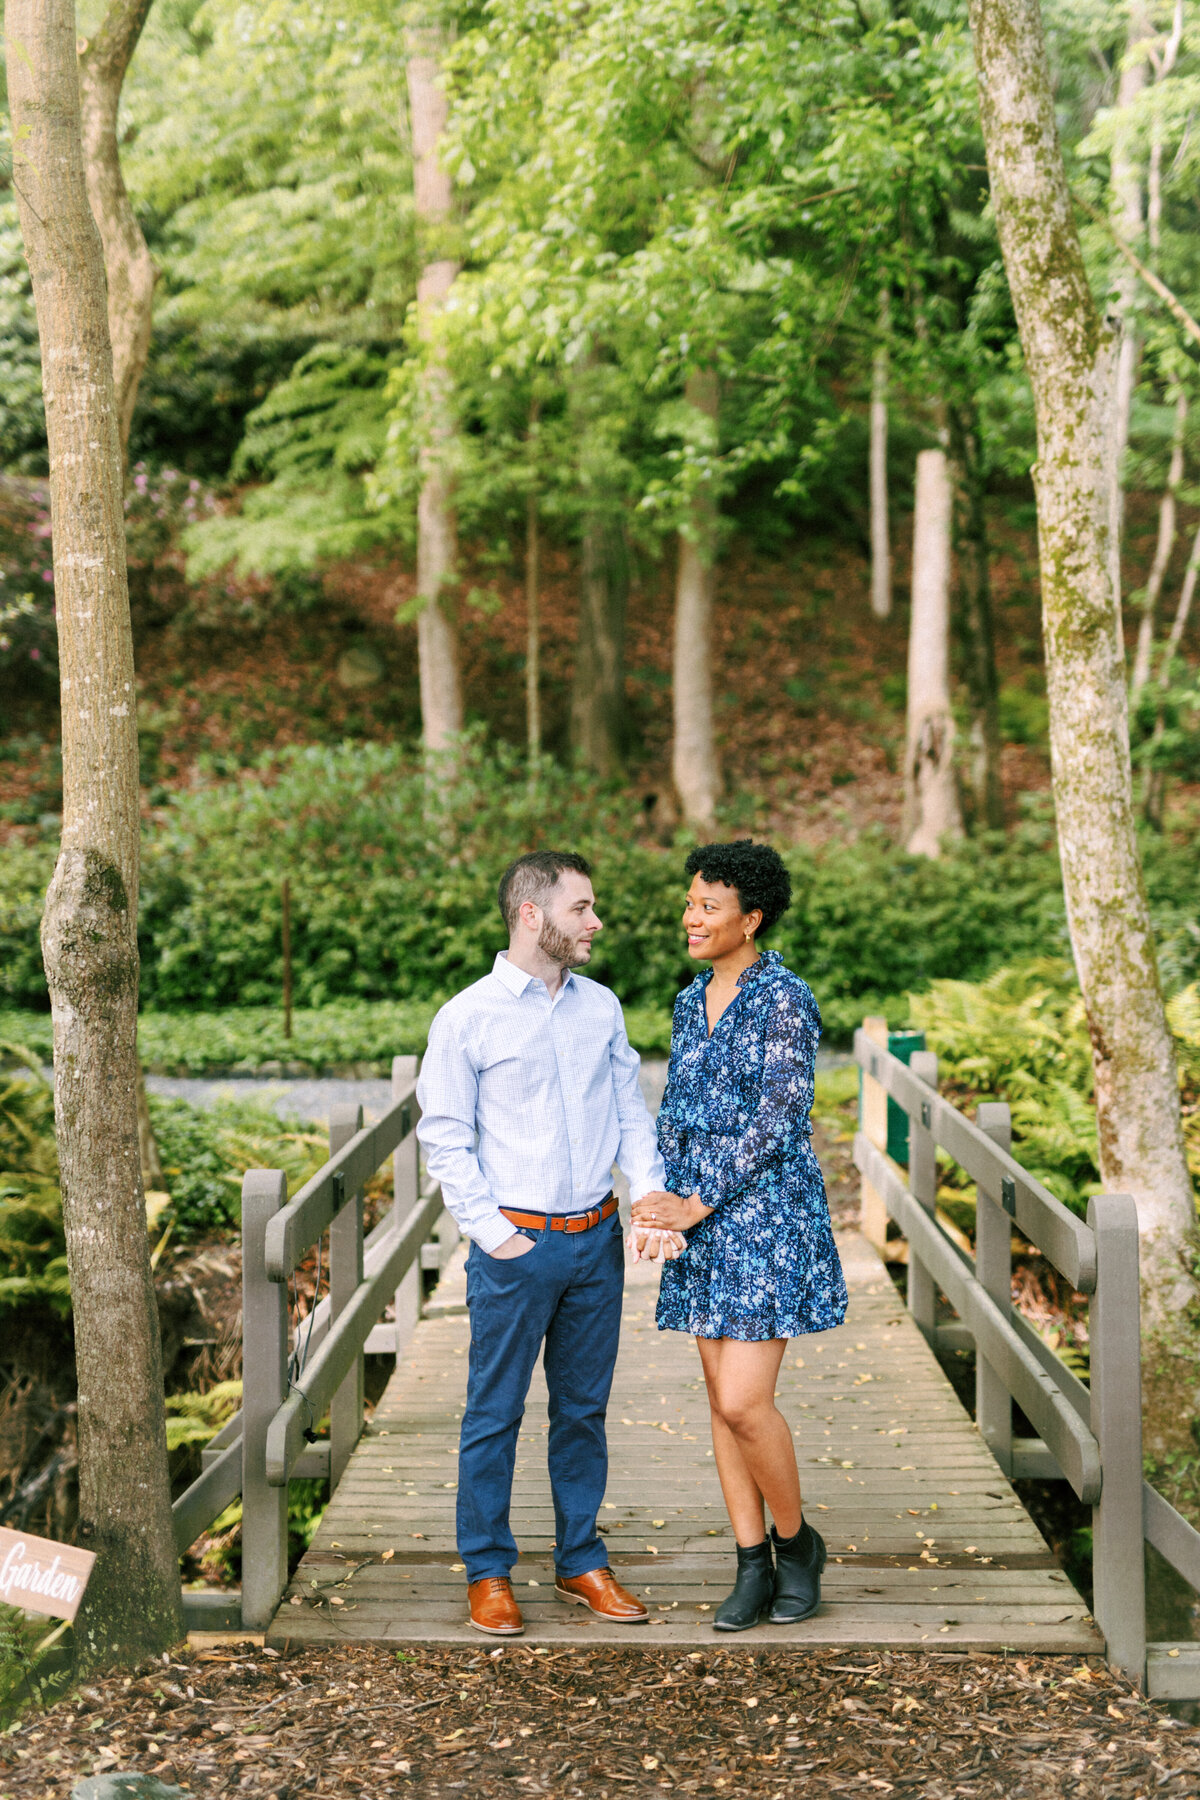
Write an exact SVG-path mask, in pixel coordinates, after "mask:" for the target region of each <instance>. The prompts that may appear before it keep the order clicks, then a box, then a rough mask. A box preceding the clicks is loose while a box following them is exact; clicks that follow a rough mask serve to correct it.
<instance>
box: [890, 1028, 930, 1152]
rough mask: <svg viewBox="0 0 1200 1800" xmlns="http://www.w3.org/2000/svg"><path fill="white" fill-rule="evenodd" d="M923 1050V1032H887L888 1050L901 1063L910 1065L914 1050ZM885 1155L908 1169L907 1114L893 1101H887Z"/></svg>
mask: <svg viewBox="0 0 1200 1800" xmlns="http://www.w3.org/2000/svg"><path fill="white" fill-rule="evenodd" d="M924 1048H925V1033H924V1032H923V1031H889V1032H888V1049H889V1051H890V1052H891V1054H892V1055H893V1056H895V1057H898V1058H899V1059H900V1061H901V1062H902V1063H911V1062H912V1059H913V1051H914V1050H923V1049H924ZM887 1112H888V1122H887V1153H888V1155H889V1156H890V1157H891V1159H892V1161H893V1162H894V1163H899V1165H900V1167H901V1168H902V1169H907V1167H908V1114H907V1113H906V1112H905V1110H904V1108H903V1107H902V1106H897V1105H896V1102H895V1101H894V1100H889V1101H888V1109H887Z"/></svg>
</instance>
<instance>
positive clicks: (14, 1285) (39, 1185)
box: [0, 1044, 71, 1319]
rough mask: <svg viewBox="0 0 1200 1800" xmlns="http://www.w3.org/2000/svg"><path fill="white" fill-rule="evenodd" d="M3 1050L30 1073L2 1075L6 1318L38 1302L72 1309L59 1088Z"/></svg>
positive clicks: (0, 1279)
mask: <svg viewBox="0 0 1200 1800" xmlns="http://www.w3.org/2000/svg"><path fill="white" fill-rule="evenodd" d="M0 1051H4V1052H7V1054H8V1055H9V1056H10V1057H15V1058H16V1059H17V1060H18V1061H19V1062H21V1063H22V1064H23V1065H25V1066H24V1069H23V1072H22V1073H20V1074H13V1075H9V1076H0V1319H2V1318H3V1317H4V1315H5V1314H6V1313H9V1314H11V1313H14V1312H16V1311H18V1310H24V1309H27V1308H34V1309H38V1310H40V1311H44V1312H48V1313H50V1314H51V1315H53V1316H54V1317H56V1318H59V1319H63V1318H67V1317H68V1316H69V1315H70V1310H71V1289H70V1284H69V1282H68V1279H67V1247H66V1239H65V1236H64V1234H63V1221H62V1201H61V1198H60V1195H59V1188H58V1151H57V1148H56V1145H55V1139H54V1090H53V1088H52V1087H51V1086H50V1084H49V1082H47V1081H45V1080H44V1079H43V1078H42V1075H41V1073H40V1072H39V1069H38V1065H37V1062H36V1061H35V1059H34V1058H33V1057H31V1056H29V1055H28V1053H27V1052H25V1051H23V1050H22V1049H21V1048H20V1047H19V1046H17V1045H13V1044H3V1045H0Z"/></svg>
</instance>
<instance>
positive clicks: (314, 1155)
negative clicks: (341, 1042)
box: [150, 1094, 329, 1237]
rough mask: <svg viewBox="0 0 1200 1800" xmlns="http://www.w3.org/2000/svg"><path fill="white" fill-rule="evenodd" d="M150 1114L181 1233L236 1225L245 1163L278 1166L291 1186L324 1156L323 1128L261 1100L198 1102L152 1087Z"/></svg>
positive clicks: (312, 1171) (299, 1182) (303, 1179)
mask: <svg viewBox="0 0 1200 1800" xmlns="http://www.w3.org/2000/svg"><path fill="white" fill-rule="evenodd" d="M150 1117H151V1120H152V1122H153V1125H154V1135H155V1137H156V1138H157V1140H158V1148H159V1153H160V1155H161V1157H162V1164H163V1175H164V1177H165V1180H166V1185H167V1192H168V1193H169V1194H170V1196H171V1209H170V1217H171V1218H173V1219H174V1221H175V1225H176V1230H177V1232H178V1234H179V1235H180V1236H181V1237H189V1236H195V1235H198V1234H202V1233H204V1232H210V1231H215V1232H224V1231H229V1230H233V1231H236V1230H237V1229H238V1228H239V1227H240V1223H241V1186H242V1176H243V1175H244V1174H245V1172H246V1170H247V1169H282V1170H283V1171H284V1173H285V1174H286V1175H287V1178H288V1191H289V1193H292V1192H295V1190H296V1189H297V1188H299V1187H301V1186H303V1184H304V1182H306V1181H307V1180H308V1178H309V1176H310V1175H314V1174H315V1173H316V1171H317V1170H318V1169H319V1168H320V1167H321V1164H322V1163H323V1162H325V1161H326V1159H327V1157H328V1155H329V1140H328V1138H327V1136H326V1135H325V1133H324V1132H321V1131H315V1130H310V1129H304V1128H301V1127H298V1126H294V1125H288V1124H286V1123H283V1122H281V1121H280V1120H279V1119H278V1118H276V1116H275V1114H274V1112H273V1111H272V1110H271V1108H270V1103H269V1100H260V1101H250V1102H247V1101H244V1100H243V1101H239V1100H217V1101H216V1103H215V1104H214V1105H212V1106H208V1107H199V1106H192V1105H190V1104H189V1103H188V1102H187V1101H186V1100H169V1099H164V1098H162V1097H161V1096H160V1095H157V1094H152V1095H151V1096H150Z"/></svg>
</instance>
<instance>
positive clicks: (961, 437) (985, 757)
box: [948, 407, 1004, 831]
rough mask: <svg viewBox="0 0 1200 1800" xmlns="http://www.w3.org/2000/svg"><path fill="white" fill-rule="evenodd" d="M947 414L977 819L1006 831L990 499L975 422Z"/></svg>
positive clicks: (953, 409)
mask: <svg viewBox="0 0 1200 1800" xmlns="http://www.w3.org/2000/svg"><path fill="white" fill-rule="evenodd" d="M948 410H949V424H950V438H951V444H952V447H953V453H954V467H955V469H956V470H957V475H958V479H957V481H956V483H955V502H956V505H955V534H954V535H955V541H956V545H957V549H958V564H959V571H960V577H959V609H958V611H959V636H960V640H961V643H962V649H963V663H964V667H965V672H966V678H967V692H968V694H969V695H970V699H971V715H972V717H971V792H972V795H973V798H974V802H975V817H976V819H977V820H978V821H979V822H980V823H981V824H983V825H985V826H987V828H988V830H990V831H1003V829H1004V791H1003V788H1002V786H1001V782H1000V749H1001V745H1000V677H999V672H998V670H997V668H996V637H995V631H994V628H993V623H992V580H991V546H990V544H989V542H988V530H987V509H986V505H985V501H986V493H985V487H984V477H983V470H982V468H981V466H980V457H979V434H978V431H977V429H976V421H975V420H974V418H973V417H971V416H967V417H964V415H963V413H962V412H961V411H960V410H959V409H958V408H957V407H951V408H949V409H948Z"/></svg>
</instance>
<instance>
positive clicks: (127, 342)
mask: <svg viewBox="0 0 1200 1800" xmlns="http://www.w3.org/2000/svg"><path fill="white" fill-rule="evenodd" d="M151 3H152V0H113V3H112V5H111V6H110V7H109V9H108V12H107V13H106V14H105V16H104V23H103V24H102V25H101V26H100V29H99V30H98V31H97V33H96V35H95V37H93V38H90V39H89V40H88V41H87V42H86V43H84V44H83V45H82V46H81V48H80V51H79V104H80V110H81V113H82V119H83V154H84V166H85V169H86V172H87V191H88V200H89V202H90V204H91V208H92V216H93V217H94V219H95V221H96V224H97V225H98V226H99V228H100V239H101V242H102V244H103V245H104V267H105V272H106V274H107V277H108V334H109V337H110V338H111V339H112V353H113V384H114V387H115V389H116V395H117V419H118V423H119V425H120V431H121V453H122V456H124V454H125V451H126V449H127V448H128V445H129V428H130V425H131V424H132V422H133V409H134V407H135V405H136V404H137V395H138V387H139V384H140V383H141V379H142V371H143V369H144V368H145V367H146V358H147V356H148V355H149V353H150V330H151V326H152V323H153V317H154V284H155V282H156V281H157V280H158V270H157V268H156V267H155V264H154V259H153V257H152V256H151V255H150V252H149V250H148V249H147V248H146V240H145V238H144V237H143V236H142V228H141V226H140V225H139V224H138V220H137V215H136V213H135V212H134V210H133V207H132V206H131V204H130V201H129V195H128V193H127V192H126V188H125V179H124V176H123V175H122V173H121V153H120V150H119V148H118V145H117V108H118V107H119V106H120V103H121V89H122V87H123V86H124V82H125V72H126V70H127V69H128V67H129V63H130V59H131V57H132V56H133V53H134V51H135V49H136V48H137V42H138V39H139V38H140V37H141V35H142V27H143V25H144V24H145V23H146V16H147V14H148V13H149V11H150V6H151Z"/></svg>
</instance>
